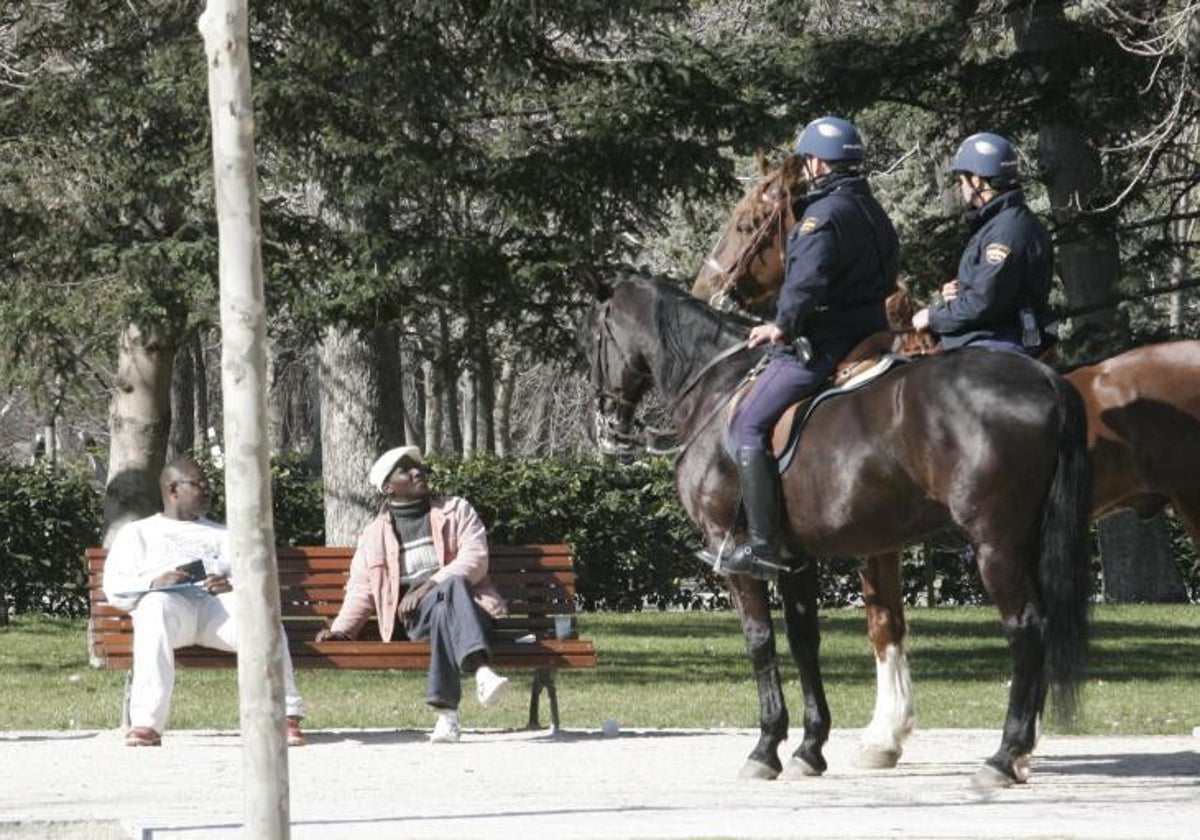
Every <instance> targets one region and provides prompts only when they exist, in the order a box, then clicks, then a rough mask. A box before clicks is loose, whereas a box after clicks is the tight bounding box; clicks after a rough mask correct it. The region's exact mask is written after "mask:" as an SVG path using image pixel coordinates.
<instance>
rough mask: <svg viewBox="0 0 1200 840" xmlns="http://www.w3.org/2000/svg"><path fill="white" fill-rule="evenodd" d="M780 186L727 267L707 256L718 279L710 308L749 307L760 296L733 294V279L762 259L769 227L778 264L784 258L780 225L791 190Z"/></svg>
mask: <svg viewBox="0 0 1200 840" xmlns="http://www.w3.org/2000/svg"><path fill="white" fill-rule="evenodd" d="M781 189H782V193H781V194H780V195H779V196H778V197H777V198H776V199H775V206H774V207H773V208H772V209H771V212H770V213H768V214H767V215H766V217H765V218H764V219H763V220H762V222H760V223H759V225H758V227H756V228H755V230H754V233H753V234H752V235H751V237H750V238H749V239H748V240H747V241H746V244H745V245H743V246H742V248H741V249H740V250H739V251H738V253H737V254H736V255H735V256H734V258H733V259H732V260H731V261H730V263H729V265H728V267H724V266H722V265H721V264H720V263H718V262H717V261H716V260H714V259H712V258H711V257H710V258H709V260H708V265H709V267H710V268H712V269H713V270H714V271H716V272H717V275H718V277H719V278H720V279H719V281H718V285H717V290H716V291H715V292H713V294H712V295H711V296H710V297H709V299H708V304H709V306H711V307H712V308H713V309H718V310H721V311H729V310H737V309H740V308H741V307H743V306H753V305H754V304H755V303H756V302H757V301H758V300H760V299H761V298H754V299H751V300H742V299H739V297H737V296H735V295H734V293H733V292H734V290H733V286H734V278H736V277H738V276H740V275H741V274H742V273H743V272H749V270H750V265H751V263H752V262H753V261H754V260H756V259H759V260H761V259H762V257H761V254H762V251H763V243H764V242H765V241H766V239H767V234H769V233H770V232H771V231H772V229H775V241H776V242H777V243H778V244H777V248H778V249H779V263H780V265H783V263H784V260H785V258H786V255H785V249H786V247H787V243H786V236H785V233H786V231H785V230H784V226H785V224H786V222H787V219H786V217H787V208H788V206H789V205H790V204H791V190H790V189H788V188H787V187H781ZM760 200H761V196H760Z"/></svg>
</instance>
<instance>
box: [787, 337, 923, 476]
mask: <svg viewBox="0 0 1200 840" xmlns="http://www.w3.org/2000/svg"><path fill="white" fill-rule="evenodd" d="M911 361H912V359H911V358H909V357H908V356H897V355H894V354H891V353H889V354H888V355H886V356H883V357H881V358H880V359H879V361H878V362H877V363H876V364H874V365H872V366H871V367H869V368H867V369H866V370H864V371H863V372H862V373H859V374H856V375H855V376H852V377H851V378H850V379H848V380H847V381H846V382H845V383H843V384H842V385H839V386H837V387H836V388H830V389H828V390H825V391H821V392H820V393H819V394H817V395H816V396H814V397H811V398H810V399H808V400H807V404H805V401H804V400H801V401H800V402H798V403H796V404H795V405H793V406H791V407H790V408H788V410H787V411H785V412H784V413H783V415H782V416H781V417H780V418H779V420H778V421H777V422H776V423H775V428H774V430H773V431H772V433H771V443H772V444H773V446H772V448H773V450H774V451H775V452H778V453H779V456H778V460H779V472H780V474H782V473H783V472H784V471H785V470H787V468H788V466H789V465H790V464H791V463H792V458H794V457H795V455H796V449H797V447H798V446H799V444H800V432H801V431H802V430H803V429H804V424H805V423H807V422H808V418H809V417H811V416H812V413H813V409H815V408H816V407H817V406H818V405H820V404H821V403H823V402H825V401H826V400H828V399H832V398H833V397H837V396H840V395H842V394H849V393H850V392H852V391H857V390H859V389H861V388H865V387H866V386H867V385H869V384H871V383H872V382H874V381H875V380H876V379H878V378H879V377H881V376H883V375H884V374H885V373H887V372H888V371H889V370H891V369H892V368H894V367H896V366H897V365H899V364H904V363H906V362H911Z"/></svg>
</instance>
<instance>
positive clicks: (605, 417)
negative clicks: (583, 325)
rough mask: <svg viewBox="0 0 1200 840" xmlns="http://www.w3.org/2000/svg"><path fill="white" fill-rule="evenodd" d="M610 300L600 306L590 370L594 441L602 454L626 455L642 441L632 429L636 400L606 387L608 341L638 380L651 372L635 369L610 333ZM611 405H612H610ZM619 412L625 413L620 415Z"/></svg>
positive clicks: (634, 451)
mask: <svg viewBox="0 0 1200 840" xmlns="http://www.w3.org/2000/svg"><path fill="white" fill-rule="evenodd" d="M608 311H609V302H608V301H605V302H604V304H603V305H602V306H601V308H600V314H599V321H600V328H599V329H598V330H597V331H596V370H595V371H594V373H593V380H594V381H593V382H592V385H593V387H594V388H595V390H596V443H597V445H598V446H599V448H600V453H601V454H602V455H615V456H628V455H634V454H636V453H637V452H638V450H639V449H640V448H641V446H642V443H641V441H640V440H639V439H638V436H637V435H636V434H635V432H634V427H635V426H636V425H637V423H636V422H635V420H634V417H633V412H634V409H636V408H637V404H636V403H635V402H634V401H633V400H630V399H629V398H628V397H626V396H625V395H624V394H623V393H621V392H620V390H619V389H618V390H613V389H612V388H608V387H606V385H607V383H608V382H609V377H608V372H609V370H608V345H609V343H610V342H611V343H612V345H613V346H615V347H616V348H617V353H618V354H620V356H621V361H622V363H623V364H624V366H625V367H624V370H626V371H631V372H632V373H633V374H634V375H636V376H638V377H639V380H649V379H650V374H649V373H645V372H643V371H639V370H636V369H635V368H634V367H633V365H632V364H631V362H630V359H629V356H628V354H626V352H625V350H624V348H622V347H621V343H620V342H619V341H617V337H616V336H615V335H614V334H613V331H612V326H611V325H610V324H609V321H608ZM609 406H611V409H610V408H609ZM622 412H624V413H625V414H626V415H627V417H626V418H625V419H622V416H621V415H622Z"/></svg>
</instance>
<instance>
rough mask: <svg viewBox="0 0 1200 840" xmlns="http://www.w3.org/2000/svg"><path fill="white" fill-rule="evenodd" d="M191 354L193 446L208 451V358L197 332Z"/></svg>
mask: <svg viewBox="0 0 1200 840" xmlns="http://www.w3.org/2000/svg"><path fill="white" fill-rule="evenodd" d="M189 344H190V345H191V354H192V360H193V362H194V364H193V366H192V376H193V378H194V380H195V392H194V393H195V395H196V396H195V419H194V421H193V426H192V434H193V437H192V448H193V449H195V450H196V451H197V452H207V446H208V427H209V426H210V425H211V421H210V419H209V415H208V406H209V403H208V359H206V358H205V354H204V340H203V337H202V336H201V335H200V333H199V332H196V333H195V334H194V335H193V336H192V339H191V341H190V342H189Z"/></svg>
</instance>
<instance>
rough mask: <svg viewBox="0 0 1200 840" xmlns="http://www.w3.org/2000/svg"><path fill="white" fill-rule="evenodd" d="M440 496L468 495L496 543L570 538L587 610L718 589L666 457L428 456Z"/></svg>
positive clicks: (637, 605) (661, 603)
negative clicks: (699, 555)
mask: <svg viewBox="0 0 1200 840" xmlns="http://www.w3.org/2000/svg"><path fill="white" fill-rule="evenodd" d="M430 466H431V467H432V472H431V484H432V486H433V488H434V490H435V491H436V492H438V493H445V494H453V495H456V496H462V497H463V498H465V499H467V500H468V501H469V502H470V503H471V504H472V505H473V506H474V507H475V509H476V510H477V511H479V515H480V516H482V517H483V520H484V522H485V523H486V524H487V526H488V534H489V538H490V539H491V540H492V541H493V542H497V543H539V542H551V543H557V542H566V543H570V544H571V545H572V546H573V547H574V549H575V556H576V559H577V561H578V568H577V571H578V574H579V590H578V591H579V599H580V603H581V605H582V606H583V607H584V608H585V609H614V610H640V609H642V608H643V607H644V606H647V605H650V606H656V607H659V608H666V607H669V606H686V607H692V606H698V605H700V604H701V603H708V602H709V601H711V600H712V598H713V597H714V595H715V594H716V593H721V594H720V595H716V597H717V598H718V600H719V602H720V603H722V604H727V603H728V600H727V599H725V597H724V595H723V589H722V587H721V585H720V583H719V582H718V581H717V580H715V579H714V578H713V576H712V575H711V574H708V573H706V572H705V570H704V569H703V567H702V565H701V564H700V562H699V561H698V560H696V559H695V557H694V556H693V552H694V551H695V550H696V549H697V548H698V547H699V534H698V533H697V531H696V528H695V526H693V525H692V523H691V521H690V520H689V519H688V518H687V516H686V515H685V514H684V512H683V508H682V507H681V506H680V504H679V501H678V498H677V497H676V495H675V478H674V474H673V473H672V471H671V468H670V463H669V462H668V461H667V460H666V459H663V458H655V459H651V460H647V461H637V462H634V463H631V464H612V463H608V462H601V461H598V460H596V459H589V458H581V457H567V458H553V459H552V458H495V457H477V458H472V459H471V460H460V459H444V458H436V457H435V458H432V459H431V464H430Z"/></svg>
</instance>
